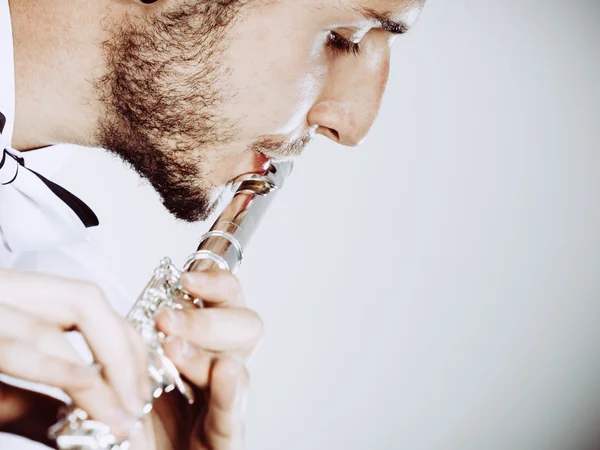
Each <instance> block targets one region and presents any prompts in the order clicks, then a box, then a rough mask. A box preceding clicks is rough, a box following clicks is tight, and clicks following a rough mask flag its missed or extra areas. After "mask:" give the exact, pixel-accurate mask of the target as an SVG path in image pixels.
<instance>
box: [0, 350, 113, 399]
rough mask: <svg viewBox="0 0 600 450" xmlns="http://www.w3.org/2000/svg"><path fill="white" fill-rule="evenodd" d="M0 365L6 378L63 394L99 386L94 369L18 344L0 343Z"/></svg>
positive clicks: (99, 378)
mask: <svg viewBox="0 0 600 450" xmlns="http://www.w3.org/2000/svg"><path fill="white" fill-rule="evenodd" d="M0 361H1V363H0V369H1V371H2V372H3V373H6V374H7V375H10V376H12V377H15V378H19V379H22V380H26V381H31V382H34V383H42V384H47V385H49V386H54V387H58V388H61V389H63V390H66V389H76V390H77V389H89V388H92V387H94V386H97V385H98V384H99V383H101V382H102V377H101V376H100V373H99V372H98V370H96V369H93V368H91V367H89V366H86V365H77V364H73V363H72V362H70V361H68V360H66V359H61V358H56V357H51V356H47V355H45V354H43V353H40V352H39V351H37V350H35V349H34V348H31V347H29V346H28V345H27V344H25V343H22V342H18V341H12V340H0Z"/></svg>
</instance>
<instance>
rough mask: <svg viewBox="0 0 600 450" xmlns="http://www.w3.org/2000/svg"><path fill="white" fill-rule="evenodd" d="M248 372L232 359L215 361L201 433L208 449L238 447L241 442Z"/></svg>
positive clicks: (223, 449)
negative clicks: (202, 431)
mask: <svg viewBox="0 0 600 450" xmlns="http://www.w3.org/2000/svg"><path fill="white" fill-rule="evenodd" d="M247 386H248V373H247V371H246V369H245V368H244V366H243V365H242V364H240V363H238V362H237V361H235V360H233V359H220V360H218V361H217V362H216V363H215V365H214V367H213V369H212V373H211V387H210V398H209V404H208V412H207V415H206V420H205V422H204V435H205V439H206V442H207V444H208V446H209V448H210V449H211V450H238V449H242V448H243V442H244V407H245V396H246V393H247V390H248V388H247Z"/></svg>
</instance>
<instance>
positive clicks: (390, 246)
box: [54, 0, 600, 450]
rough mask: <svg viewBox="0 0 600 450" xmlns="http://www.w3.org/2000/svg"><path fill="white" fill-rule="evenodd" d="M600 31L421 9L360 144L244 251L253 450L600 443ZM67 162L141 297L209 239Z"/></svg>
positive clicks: (469, 7) (331, 149)
mask: <svg viewBox="0 0 600 450" xmlns="http://www.w3.org/2000/svg"><path fill="white" fill-rule="evenodd" d="M599 23H600V2H599V1H598V0H587V1H585V0H571V1H564V0H563V1H557V0H545V1H541V0H537V1H536V0H527V1H523V0H521V1H516V0H503V1H497V0H479V1H467V0H453V1H443V0H435V1H433V0H431V1H430V4H429V5H428V7H427V8H426V10H425V12H424V14H423V17H422V19H421V21H420V22H419V24H418V26H417V27H416V28H415V30H414V31H413V32H411V33H410V34H409V35H408V36H406V37H402V38H400V39H399V41H398V43H397V47H396V49H395V55H394V62H393V68H392V76H391V79H390V86H389V90H388V93H387V96H386V100H385V103H384V107H383V110H382V113H381V117H380V120H379V121H378V122H377V124H376V126H375V127H374V129H373V132H372V134H371V136H370V138H369V140H368V141H367V142H366V143H365V145H364V146H363V147H362V148H360V149H358V150H349V149H344V148H336V147H335V146H334V145H333V144H330V143H327V142H325V141H324V140H319V141H318V142H316V144H315V145H313V147H312V148H311V150H310V151H309V152H308V154H307V155H306V157H304V158H303V159H302V160H301V161H299V163H298V164H297V169H296V173H295V175H294V176H293V178H292V179H290V181H289V183H288V186H287V187H286V189H285V191H283V192H282V194H281V197H280V198H279V200H278V202H277V203H276V205H275V206H274V207H273V209H272V210H271V213H270V215H269V216H268V217H267V219H266V220H265V223H264V225H263V226H262V228H261V229H260V231H259V233H258V235H257V236H256V238H255V240H254V241H253V243H252V246H251V248H250V251H249V254H248V257H247V263H246V265H245V267H244V269H243V270H242V272H241V274H240V276H241V278H242V280H243V283H244V285H245V289H246V293H247V296H248V298H249V300H250V302H251V305H252V307H254V308H255V309H257V310H258V311H259V312H260V313H261V315H262V317H263V318H264V320H265V322H266V326H267V334H266V337H265V339H264V342H263V344H262V345H261V347H260V349H259V351H258V353H257V355H256V357H255V358H254V360H253V362H252V364H251V371H252V375H253V393H252V403H251V407H250V411H249V423H248V449H249V450H309V449H310V450H331V449H344V450H399V449H409V450H420V449H424V450H454V449H456V450H496V449H498V450H508V449H510V450H537V449H540V450H542V449H543V450H553V449H556V450H565V449H579V448H584V444H586V441H587V440H588V439H591V437H590V436H591V435H593V434H594V431H595V429H598V430H600V426H599V425H600V326H598V322H599V319H600V231H599V230H600V202H599V198H600V176H599V175H600V153H599V150H600V132H599V130H598V127H599V125H600V106H599V104H600V25H598V24H599ZM75 153H76V154H77V155H76V156H75V158H74V159H73V160H72V161H71V162H70V163H69V164H68V165H67V166H66V167H65V168H64V169H63V170H62V171H61V172H60V173H59V174H58V176H56V177H54V178H55V179H57V181H59V182H61V183H62V184H63V185H65V186H66V187H67V188H69V189H72V190H73V191H74V192H76V193H77V194H78V195H80V196H81V197H82V198H84V199H85V200H86V201H87V202H88V203H90V205H92V206H93V207H94V209H95V210H96V211H97V212H98V214H99V215H100V217H101V220H102V222H103V228H102V229H101V230H98V231H97V232H96V245H97V247H98V248H99V250H100V251H101V252H102V253H103V254H104V255H105V257H106V259H107V261H108V262H109V263H110V264H111V265H112V266H113V267H114V269H115V272H116V273H117V275H118V276H119V278H120V279H121V280H122V281H123V283H124V284H125V286H126V288H127V290H128V291H129V292H130V293H131V295H132V296H135V295H136V294H137V293H138V292H139V291H140V290H141V288H142V287H143V286H144V285H145V283H146V281H147V280H148V277H149V275H150V273H151V271H152V269H153V267H154V266H155V265H156V264H157V263H158V261H159V259H160V258H161V257H162V256H165V255H170V256H172V257H173V258H174V260H175V261H177V262H179V263H182V262H183V260H184V259H185V257H186V256H187V254H188V253H190V252H191V251H193V250H194V249H195V245H196V241H197V238H198V237H199V236H200V235H201V234H202V232H203V231H204V230H205V228H206V226H189V225H183V224H180V223H176V222H175V221H174V220H172V219H171V218H170V217H169V216H168V215H167V214H166V213H165V212H164V211H163V209H162V207H161V205H160V204H159V202H158V201H157V199H156V197H155V195H154V193H153V192H152V191H151V190H150V188H149V187H148V186H144V185H143V184H142V183H140V182H139V180H138V179H137V178H136V176H135V175H133V174H132V173H130V172H129V171H128V170H126V169H124V168H123V167H122V166H121V165H120V163H119V162H117V161H116V160H114V159H112V158H111V157H108V156H106V155H104V154H103V153H101V152H99V151H96V150H83V151H81V150H80V151H77V152H75ZM598 434H600V432H599V433H598ZM587 448H593V447H587Z"/></svg>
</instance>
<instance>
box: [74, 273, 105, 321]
mask: <svg viewBox="0 0 600 450" xmlns="http://www.w3.org/2000/svg"><path fill="white" fill-rule="evenodd" d="M77 294H78V296H79V297H80V299H81V300H83V301H79V302H77V304H78V305H80V307H79V308H78V309H77V313H78V314H79V316H78V318H79V319H80V320H82V319H85V317H87V316H88V315H94V314H102V313H104V312H105V311H106V310H107V309H108V304H107V301H106V297H105V296H104V292H103V291H102V289H101V288H100V286H98V285H97V284H94V283H87V282H82V283H79V286H78V287H77Z"/></svg>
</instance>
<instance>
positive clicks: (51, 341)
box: [0, 305, 87, 367]
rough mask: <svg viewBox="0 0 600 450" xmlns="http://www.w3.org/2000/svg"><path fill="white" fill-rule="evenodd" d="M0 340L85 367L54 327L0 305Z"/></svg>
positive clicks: (63, 336) (60, 332)
mask: <svg viewBox="0 0 600 450" xmlns="http://www.w3.org/2000/svg"><path fill="white" fill-rule="evenodd" d="M0 339H4V340H6V341H13V340H14V341H20V342H22V343H24V344H27V345H28V346H29V347H31V348H33V349H35V350H37V351H38V352H40V353H43V354H45V355H47V356H50V357H56V358H60V359H63V360H65V361H68V362H71V363H73V364H76V365H78V366H82V367H84V366H86V365H87V364H86V363H85V361H84V360H83V359H82V358H81V357H80V356H79V355H78V354H77V352H76V351H75V349H74V348H73V347H72V346H71V345H70V344H69V342H68V341H67V339H65V333H64V332H63V331H62V330H61V329H60V328H58V327H57V326H56V325H52V324H50V323H48V322H45V321H44V320H41V319H39V318H37V317H35V316H32V315H30V314H26V313H24V312H22V311H19V310H16V309H13V308H10V307H8V306H3V305H0ZM0 365H1V364H0Z"/></svg>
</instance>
